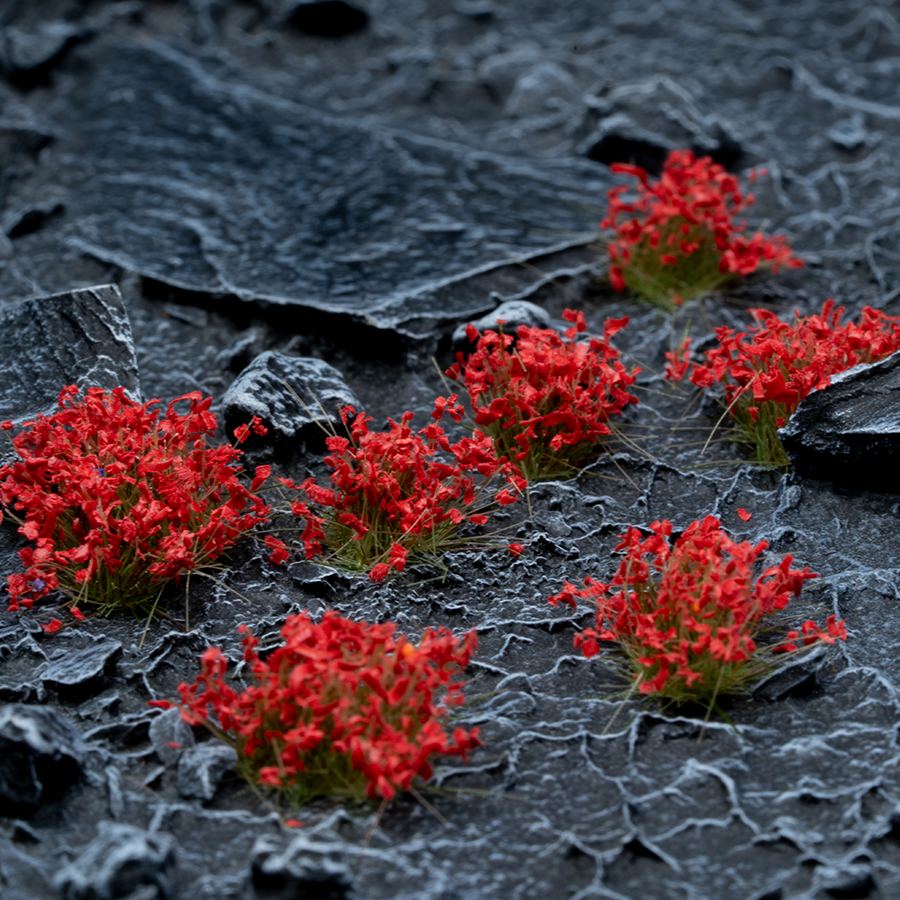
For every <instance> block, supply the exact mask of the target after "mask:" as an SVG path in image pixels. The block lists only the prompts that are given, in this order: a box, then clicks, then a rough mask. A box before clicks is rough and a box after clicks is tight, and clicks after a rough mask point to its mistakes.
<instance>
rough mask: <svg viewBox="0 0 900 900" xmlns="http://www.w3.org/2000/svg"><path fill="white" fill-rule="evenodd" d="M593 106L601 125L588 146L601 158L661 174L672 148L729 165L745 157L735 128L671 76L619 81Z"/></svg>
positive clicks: (587, 150)
mask: <svg viewBox="0 0 900 900" xmlns="http://www.w3.org/2000/svg"><path fill="white" fill-rule="evenodd" d="M589 107H590V109H591V112H592V114H593V115H596V117H597V123H596V125H595V128H594V132H593V133H592V134H591V135H590V136H589V137H588V139H587V142H586V144H585V145H584V149H585V153H586V155H587V156H588V158H589V159H594V160H596V161H597V162H602V163H606V164H607V165H611V164H612V163H615V162H631V163H636V164H637V165H639V166H643V167H644V168H646V169H648V171H651V172H657V173H658V172H659V171H660V170H661V169H662V164H663V162H664V161H665V158H666V156H668V154H669V152H670V151H671V150H677V149H683V148H689V149H692V150H694V151H695V152H696V153H697V154H698V155H704V156H712V157H713V159H715V160H716V162H719V163H721V164H722V165H725V166H727V167H728V168H733V166H734V164H735V163H736V162H737V161H738V159H739V158H740V155H741V148H740V144H739V143H738V141H737V139H736V138H735V137H734V135H733V134H732V133H731V130H730V128H729V126H727V125H725V124H723V123H722V122H721V121H719V120H718V119H717V118H716V116H715V115H713V114H712V113H707V112H704V111H702V110H701V109H700V107H699V105H698V104H697V101H696V99H695V98H694V97H693V96H692V94H691V92H690V90H688V89H687V88H685V87H684V86H683V85H682V84H680V83H679V82H677V81H675V80H674V79H672V78H669V77H658V76H656V77H650V78H646V79H643V80H642V81H639V82H632V83H626V84H617V85H615V86H614V87H612V88H610V89H609V90H608V91H606V92H604V93H602V94H600V95H598V96H595V97H592V98H591V99H590V102H589Z"/></svg>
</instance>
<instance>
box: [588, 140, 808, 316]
mask: <svg viewBox="0 0 900 900" xmlns="http://www.w3.org/2000/svg"><path fill="white" fill-rule="evenodd" d="M612 171H613V172H618V173H620V174H623V175H627V176H629V177H630V178H632V179H634V181H635V182H636V183H635V184H634V185H633V186H632V193H631V194H630V195H629V187H628V186H627V185H619V186H617V187H614V188H612V189H611V190H610V191H609V195H608V198H609V208H608V210H607V213H606V218H605V219H604V220H603V221H602V222H601V223H600V227H601V228H604V229H610V230H612V231H613V232H614V236H613V237H612V239H611V240H610V242H609V266H610V268H609V277H610V282H611V284H612V286H613V289H614V290H617V291H620V290H624V289H625V288H626V287H627V288H629V289H630V290H632V291H634V292H635V293H636V294H638V295H640V296H641V297H644V298H645V299H647V300H650V301H652V302H654V303H657V304H658V305H660V306H662V307H663V308H665V309H668V310H670V311H671V310H674V309H675V308H676V307H677V306H678V305H680V304H681V303H682V302H683V301H684V300H686V299H690V298H691V297H697V296H700V295H702V294H705V293H708V292H709V291H712V290H715V289H716V288H717V287H720V286H721V285H723V284H725V283H726V282H728V281H730V280H732V279H733V278H736V277H745V276H747V275H752V274H753V273H754V272H756V271H758V270H760V269H768V270H771V271H772V272H777V271H778V270H779V269H782V268H799V267H800V266H802V265H803V263H802V262H801V261H800V260H799V259H798V258H797V257H795V256H794V255H793V253H792V252H791V249H790V246H789V245H788V242H787V240H786V239H785V238H784V237H781V236H776V237H766V236H765V235H763V234H762V233H761V232H756V233H754V234H753V235H752V236H751V237H747V236H746V225H745V224H743V222H742V221H740V220H739V219H738V218H737V216H738V215H739V214H740V213H741V212H743V210H745V209H746V208H747V207H748V206H750V204H751V203H753V199H754V198H753V195H752V194H747V193H744V192H743V191H742V189H741V186H740V183H739V182H738V179H737V178H736V177H735V176H734V175H730V174H729V173H728V172H726V171H725V169H724V168H722V166H720V165H718V164H717V163H715V162H713V161H712V159H710V157H708V156H703V157H700V158H697V157H695V156H694V154H693V153H692V152H691V151H690V150H673V151H672V152H671V153H670V154H669V157H668V159H666V162H665V164H664V166H663V171H662V175H661V176H660V177H659V179H651V178H650V176H649V175H648V174H647V172H645V171H644V170H643V169H642V168H640V167H639V166H631V165H622V164H616V165H613V166H612Z"/></svg>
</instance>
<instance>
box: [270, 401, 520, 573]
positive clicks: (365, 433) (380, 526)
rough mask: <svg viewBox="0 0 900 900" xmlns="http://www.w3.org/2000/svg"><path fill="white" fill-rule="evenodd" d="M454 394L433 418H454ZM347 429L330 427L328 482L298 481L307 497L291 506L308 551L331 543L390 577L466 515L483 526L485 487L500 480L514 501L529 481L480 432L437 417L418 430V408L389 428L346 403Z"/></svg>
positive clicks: (441, 541)
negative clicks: (452, 426) (454, 427)
mask: <svg viewBox="0 0 900 900" xmlns="http://www.w3.org/2000/svg"><path fill="white" fill-rule="evenodd" d="M457 406H458V405H457V403H456V398H455V397H449V398H444V402H440V401H439V402H438V403H436V404H435V416H434V417H435V419H440V418H441V417H442V416H443V415H444V413H447V414H448V415H450V416H451V417H452V418H457V414H458V409H457ZM342 415H343V417H344V422H345V425H346V426H347V430H348V433H349V436H348V437H341V436H337V435H334V436H331V437H329V438H327V440H326V445H327V447H328V449H329V450H330V451H331V452H330V453H329V455H327V456H326V457H325V465H326V466H327V467H328V468H329V469H330V474H329V479H330V482H331V486H330V487H323V486H322V485H320V484H318V483H317V482H316V481H315V480H314V479H312V478H309V479H307V480H306V481H305V482H303V483H302V484H300V485H294V484H289V485H288V486H289V487H294V488H296V489H298V490H301V491H302V492H303V493H304V494H305V495H306V497H307V499H308V501H309V502H308V503H305V502H300V501H298V502H295V503H294V504H293V506H292V511H293V513H294V515H295V516H297V517H299V518H302V519H303V520H304V523H305V524H304V530H303V533H302V534H301V538H300V539H301V541H302V542H303V544H304V546H305V549H306V556H307V558H308V559H313V558H315V557H318V556H320V555H322V554H324V553H326V552H327V551H331V554H332V558H333V559H335V560H336V561H337V562H339V563H341V564H343V565H346V566H349V567H350V568H354V569H362V570H366V571H368V572H369V577H370V578H371V580H372V581H376V582H379V581H383V580H384V579H385V578H386V577H387V576H388V575H389V574H390V573H391V572H402V571H403V570H404V568H405V566H406V563H407V560H408V558H409V557H410V556H413V555H417V554H419V555H428V554H433V553H434V552H435V551H436V550H441V549H443V548H446V547H447V546H449V545H451V544H452V542H453V540H454V536H455V535H456V533H457V531H458V530H459V528H460V526H462V525H463V524H464V523H469V524H471V525H474V526H479V525H484V524H485V523H486V522H487V521H488V516H487V515H486V514H485V513H484V512H483V511H482V510H483V509H484V507H485V504H486V502H487V499H486V497H487V496H488V490H487V489H488V486H489V485H490V483H491V482H492V481H494V480H496V479H502V480H503V481H504V482H505V483H506V485H507V486H506V487H505V488H504V489H503V490H502V491H501V492H500V494H499V495H497V497H496V500H497V502H499V503H500V504H506V503H510V502H513V501H514V500H516V499H517V498H518V496H519V495H520V494H521V491H522V490H523V489H524V487H525V485H524V482H523V481H522V479H521V477H520V476H519V474H518V472H517V471H516V470H515V468H514V467H513V466H511V465H510V464H509V463H504V462H503V461H501V460H500V459H498V458H497V454H496V451H495V449H494V445H493V442H492V441H491V439H490V438H489V437H488V436H487V435H485V434H483V433H482V432H480V431H476V432H475V433H474V434H473V436H472V437H465V438H462V439H461V440H459V441H457V442H455V443H454V442H451V441H450V438H449V437H448V435H447V433H446V432H445V431H444V429H443V427H442V426H441V425H440V424H439V422H438V421H433V422H431V423H430V424H428V425H426V426H425V427H424V428H421V429H420V430H418V431H416V430H414V429H413V427H412V418H413V414H412V413H411V412H406V413H404V414H403V415H402V416H401V418H400V421H399V422H395V421H394V420H392V419H389V420H388V428H387V429H386V430H384V431H372V430H370V428H369V425H370V423H371V418H370V417H369V416H366V415H364V414H363V413H357V412H356V411H355V410H353V409H352V408H349V407H348V408H345V409H344V410H343V411H342Z"/></svg>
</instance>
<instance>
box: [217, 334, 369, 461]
mask: <svg viewBox="0 0 900 900" xmlns="http://www.w3.org/2000/svg"><path fill="white" fill-rule="evenodd" d="M344 406H353V407H355V408H357V409H359V408H361V404H360V402H359V400H358V399H357V398H356V396H355V395H354V394H353V392H352V391H351V390H350V388H349V387H348V386H347V383H346V381H344V377H343V375H341V373H340V372H339V371H338V370H337V369H335V368H334V366H330V365H328V363H326V362H324V361H323V360H321V359H314V358H308V357H300V356H287V355H286V354H284V353H278V352H275V351H271V350H270V351H266V352H265V353H262V354H260V355H259V356H257V357H256V359H254V360H253V362H252V363H250V365H249V366H247V368H246V369H244V371H243V372H241V373H240V375H238V377H237V378H235V380H234V382H233V383H232V385H231V387H229V388H228V390H227V391H226V393H225V396H224V398H223V400H222V409H223V412H224V415H225V423H226V426H227V428H228V431H229V433H233V432H234V429H235V428H236V427H238V426H239V425H242V424H246V423H248V422H249V421H250V419H251V418H252V417H253V416H259V418H260V419H262V421H263V422H264V423H265V426H266V427H267V428H268V430H269V433H268V434H267V435H265V436H264V437H257V436H255V435H251V438H250V439H248V444H249V445H250V446H252V445H258V444H265V445H268V446H272V447H274V448H275V449H277V450H280V451H282V452H288V451H290V450H292V449H294V450H296V449H297V445H298V444H299V442H301V441H309V442H312V443H313V444H314V445H315V446H319V447H321V446H323V445H324V437H325V435H326V434H327V433H329V432H331V431H334V430H336V429H338V428H340V427H341V417H340V410H341V407H344Z"/></svg>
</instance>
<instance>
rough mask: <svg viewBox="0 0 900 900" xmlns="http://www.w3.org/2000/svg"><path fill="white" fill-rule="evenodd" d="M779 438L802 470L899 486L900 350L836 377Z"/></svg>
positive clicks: (844, 479) (800, 410) (859, 482)
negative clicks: (878, 360)
mask: <svg viewBox="0 0 900 900" xmlns="http://www.w3.org/2000/svg"><path fill="white" fill-rule="evenodd" d="M779 436H780V437H781V440H782V443H783V444H784V447H785V450H787V452H788V455H789V456H790V458H791V463H792V465H793V466H794V468H795V469H796V470H797V471H798V472H800V473H801V474H804V475H811V476H813V477H816V478H829V479H832V480H834V481H836V482H842V483H847V484H855V485H869V486H871V487H873V488H875V489H877V490H893V491H896V490H900V469H898V467H897V461H898V460H900V351H898V352H897V353H894V354H892V355H891V356H889V357H887V359H883V360H881V361H880V362H876V363H873V364H871V365H863V366H855V367H854V368H852V369H848V370H847V371H846V372H841V373H840V374H839V375H835V376H833V377H832V379H831V384H829V385H828V387H825V388H822V389H821V390H819V391H813V392H812V393H811V394H810V395H809V396H808V397H806V398H804V400H803V401H801V403H800V406H799V407H798V408H797V411H796V412H795V413H794V414H793V416H791V419H790V421H789V422H788V424H787V425H786V426H785V427H784V428H782V429H781V430H780V431H779Z"/></svg>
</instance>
